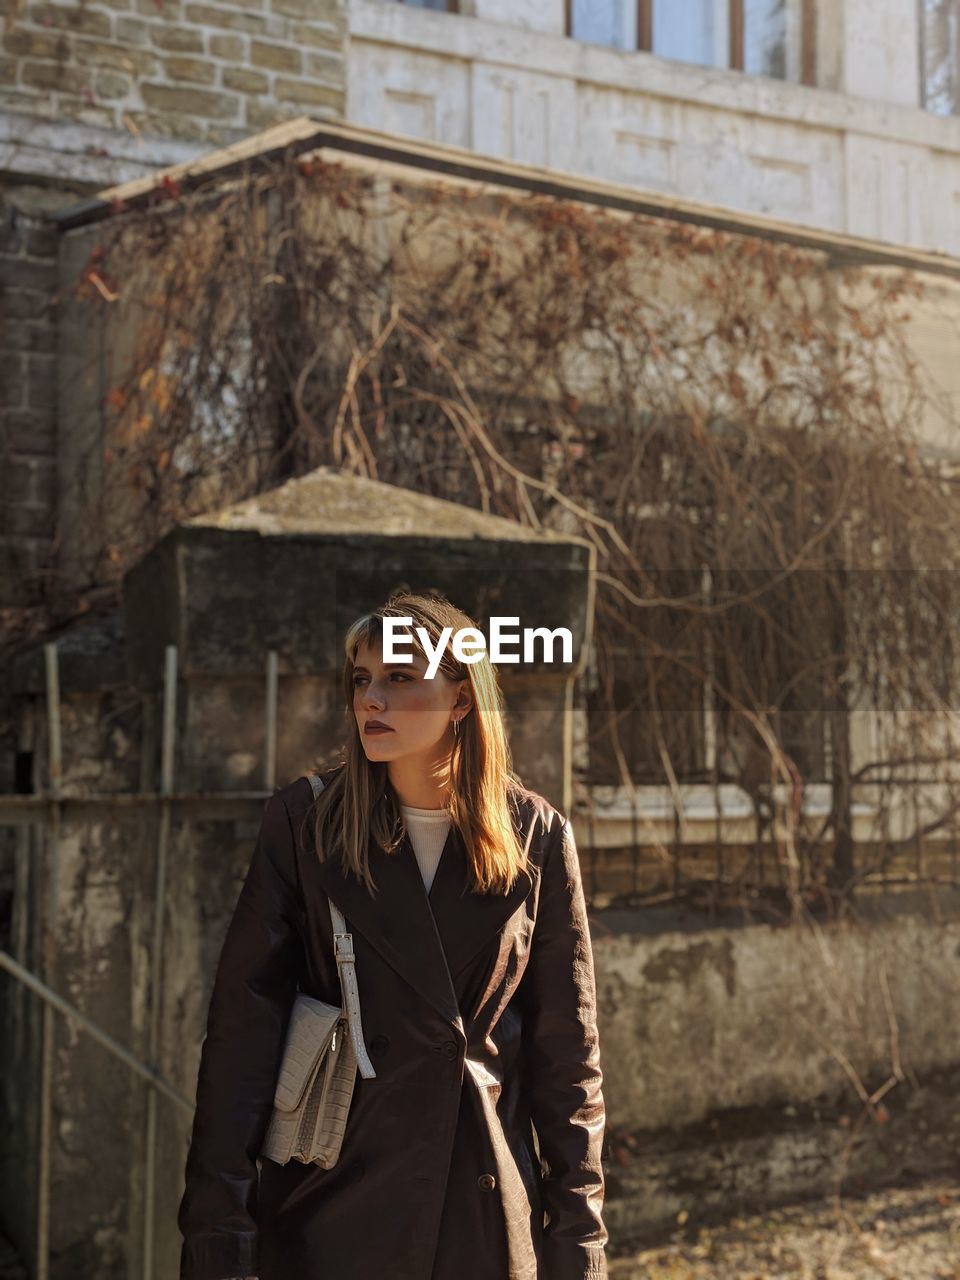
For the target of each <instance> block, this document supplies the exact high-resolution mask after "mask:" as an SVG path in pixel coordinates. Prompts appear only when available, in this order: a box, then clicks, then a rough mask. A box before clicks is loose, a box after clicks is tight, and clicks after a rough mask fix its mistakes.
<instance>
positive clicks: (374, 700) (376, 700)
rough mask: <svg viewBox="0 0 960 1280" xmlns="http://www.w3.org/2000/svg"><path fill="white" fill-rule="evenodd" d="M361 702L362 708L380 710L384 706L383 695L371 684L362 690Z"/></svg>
mask: <svg viewBox="0 0 960 1280" xmlns="http://www.w3.org/2000/svg"><path fill="white" fill-rule="evenodd" d="M361 702H362V704H363V706H364V707H377V708H382V707H383V706H384V705H385V703H384V698H383V694H382V693H381V692H380V690H379V689H378V688H377V687H376V686H375V685H374V684H373V683H372V682H371V683H370V684H369V685H368V687H367V688H366V689H365V690H364V693H363V697H362V699H361Z"/></svg>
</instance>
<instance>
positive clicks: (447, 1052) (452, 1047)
mask: <svg viewBox="0 0 960 1280" xmlns="http://www.w3.org/2000/svg"><path fill="white" fill-rule="evenodd" d="M440 1052H441V1053H442V1054H443V1056H444V1057H445V1058H455V1057H456V1056H457V1042H456V1041H455V1040H444V1042H443V1044H442V1045H441V1046H440Z"/></svg>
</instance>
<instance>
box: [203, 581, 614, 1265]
mask: <svg viewBox="0 0 960 1280" xmlns="http://www.w3.org/2000/svg"><path fill="white" fill-rule="evenodd" d="M386 617H392V618H401V617H409V618H411V619H412V626H410V627H409V628H407V627H404V628H403V629H404V631H406V632H407V633H408V634H409V636H410V637H411V639H412V644H408V645H407V646H406V648H407V651H408V652H409V651H410V650H411V649H412V651H413V655H414V656H413V658H412V662H411V663H410V665H397V664H394V663H384V661H383V656H384V654H383V619H384V618H386ZM473 626H475V623H474V622H473V621H472V620H471V619H470V618H468V617H467V616H466V615H465V614H463V613H461V612H460V611H459V610H458V609H456V608H454V607H453V606H452V605H451V604H450V603H449V601H447V600H446V599H445V598H443V597H442V596H420V595H414V594H409V593H402V594H395V595H394V596H392V597H391V599H390V600H389V601H388V602H387V604H386V605H385V606H383V607H382V608H381V609H378V610H377V611H376V612H375V613H373V614H371V615H370V616H368V617H365V618H362V619H360V620H359V621H358V622H357V623H355V624H354V626H353V627H352V628H351V629H350V631H349V633H348V635H347V638H346V661H345V664H344V672H343V677H344V693H345V696H346V702H347V706H348V708H349V713H348V720H349V730H348V735H347V743H346V746H345V748H344V749H343V751H342V753H341V757H342V758H341V763H340V764H339V765H338V766H337V767H336V768H334V769H331V770H328V771H327V772H326V773H324V774H322V775H321V778H322V781H323V782H324V784H325V786H324V789H323V791H322V792H321V794H320V796H319V798H318V799H317V800H314V795H313V789H312V787H311V784H310V781H309V779H308V778H299V779H298V780H297V781H296V782H293V783H291V784H290V785H289V786H287V787H284V788H282V789H281V790H278V791H277V792H275V794H274V795H273V796H272V797H271V799H270V800H269V801H268V802H267V804H266V807H265V813H264V818H263V823H262V826H261V830H260V835H259V838H258V840H257V844H256V848H255V850H254V853H253V858H252V861H251V864H250V869H249V871H248V874H247V877H246V880H245V882H244V886H243V890H242V892H241V894H240V898H239V901H238V903H237V907H236V911H235V914H234V917H233V920H232V922H231V924H230V928H229V930H228V932H227V936H226V940H225V942H224V946H223V952H222V955H221V958H220V963H219V966H218V969H217V974H216V979H215V983H214V989H213V995H212V998H211V1002H210V1011H209V1015H208V1021H207V1033H206V1038H205V1040H204V1043H203V1049H202V1054H201V1061H200V1072H199V1080H198V1087H197V1111H196V1117H195V1120H194V1126H193V1135H192V1141H191V1145H190V1151H189V1155H188V1158H187V1166H186V1189H185V1192H184V1195H183V1200H182V1202H181V1205H180V1211H179V1216H178V1221H179V1225H180V1229H181V1232H182V1234H183V1236H184V1243H183V1250H182V1257H181V1267H180V1276H181V1280H223V1278H224V1277H254V1276H256V1277H259V1280H599V1278H600V1277H605V1276H606V1274H607V1271H606V1260H605V1253H604V1245H605V1243H606V1240H607V1232H606V1228H605V1226H604V1223H603V1218H602V1207H603V1193H604V1178H603V1171H602V1168H601V1163H600V1152H601V1144H602V1140H603V1131H604V1119H605V1116H604V1105H603V1097H602V1094H601V1081H602V1074H601V1070H600V1054H599V1040H598V1034H597V1025H596V994H595V985H594V973H593V954H592V949H591V942H590V934H589V931H588V927H587V917H586V912H585V907H584V896H583V889H582V885H581V879H580V867H579V862H578V858H577V849H576V844H575V842H574V837H573V831H572V829H571V826H570V823H569V821H568V820H567V819H566V818H565V816H564V815H563V814H562V813H560V812H558V811H557V810H556V809H555V808H553V807H552V806H551V805H550V804H549V803H548V802H547V801H546V800H545V799H544V798H543V797H542V796H540V795H537V794H536V793H535V792H532V791H528V790H527V789H526V788H524V787H523V786H522V784H521V783H520V781H519V780H518V778H517V777H516V775H515V774H514V773H513V772H512V770H511V761H510V753H509V748H508V745H507V740H506V736H505V733H504V722H503V699H502V693H501V690H500V687H499V684H498V682H497V678H496V674H495V671H494V668H493V667H492V665H491V664H490V661H489V659H488V657H487V656H486V654H484V656H483V658H482V660H481V661H480V662H477V663H474V664H470V665H461V664H459V663H458V661H457V660H456V659H455V657H454V655H453V652H452V649H451V648H450V647H449V646H448V647H447V649H446V650H445V652H444V657H443V660H442V662H441V665H440V668H439V670H438V671H437V673H436V675H435V677H434V678H433V679H427V678H426V670H427V666H428V662H427V656H426V654H425V652H424V650H423V648H422V647H421V646H420V644H419V641H418V640H417V638H416V628H417V627H423V628H425V630H426V632H427V634H428V635H429V637H430V646H429V647H435V646H436V645H437V643H438V641H439V639H440V637H441V634H442V632H443V629H444V628H445V627H451V628H452V630H453V633H456V631H458V630H459V629H460V628H461V627H473ZM327 895H329V897H330V898H331V899H332V900H333V902H334V903H335V904H336V905H337V906H338V907H339V908H340V909H341V911H342V912H343V913H344V916H345V918H346V922H347V928H348V929H349V930H350V931H351V932H352V934H353V942H354V951H355V954H356V964H355V972H356V977H357V985H358V987H359V993H360V1006H361V1015H362V1026H363V1035H364V1042H365V1044H366V1047H367V1050H368V1053H369V1055H370V1058H371V1060H372V1062H373V1063H374V1066H375V1069H376V1077H375V1078H370V1079H366V1078H363V1077H361V1076H360V1075H359V1074H358V1076H357V1080H356V1086H355V1090H354V1094H353V1099H352V1103H351V1107H350V1112H349V1116H348V1120H347V1128H346V1132H345V1135H344V1139H343V1146H342V1149H341V1152H340V1156H339V1159H338V1161H337V1162H336V1164H335V1165H334V1166H333V1167H332V1168H330V1169H321V1168H319V1167H318V1166H317V1165H314V1164H306V1165H305V1164H301V1163H299V1162H297V1161H293V1160H292V1161H290V1162H289V1163H288V1164H285V1165H281V1164H277V1163H275V1162H273V1161H271V1160H269V1159H260V1157H259V1152H260V1147H261V1144H262V1142H263V1137H264V1132H265V1129H266V1126H267V1123H268V1120H269V1116H270V1112H271V1108H272V1103H273V1092H274V1085H275V1081H276V1076H277V1071H278V1068H279V1063H280V1058H281V1054H282V1051H283V1044H284V1039H285V1033H286V1027H287V1019H288V1017H289V1013H290V1009H291V1006H292V1003H293V1000H294V998H295V996H296V992H297V988H298V984H299V988H300V989H301V990H302V991H304V992H306V993H307V994H308V995H312V996H314V997H316V998H317V999H320V1000H325V1001H327V1002H328V1003H330V1004H334V1005H338V1006H339V1005H340V1003H341V994H340V986H339V981H338V976H337V966H336V961H335V958H334V950H333V938H332V927H331V923H330V916H329V911H328V909H327V901H326V899H327ZM531 1122H532V1126H531ZM534 1131H535V1137H534ZM258 1166H259V1170H258Z"/></svg>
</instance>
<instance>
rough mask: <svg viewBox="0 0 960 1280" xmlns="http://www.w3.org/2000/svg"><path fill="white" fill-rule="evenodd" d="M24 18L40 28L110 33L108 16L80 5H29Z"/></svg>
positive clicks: (97, 33)
mask: <svg viewBox="0 0 960 1280" xmlns="http://www.w3.org/2000/svg"><path fill="white" fill-rule="evenodd" d="M151 2H152V0H151ZM24 16H25V17H27V18H28V19H29V21H30V22H34V23H36V24H37V26H40V27H53V28H58V27H63V28H65V29H67V30H69V31H83V32H86V33H87V34H89V35H93V36H108V35H110V31H111V22H112V18H111V16H110V14H108V13H102V12H101V11H100V10H99V9H90V8H87V7H84V6H81V5H76V6H73V5H59V4H31V5H29V6H28V8H27V12H26V14H25V15H24Z"/></svg>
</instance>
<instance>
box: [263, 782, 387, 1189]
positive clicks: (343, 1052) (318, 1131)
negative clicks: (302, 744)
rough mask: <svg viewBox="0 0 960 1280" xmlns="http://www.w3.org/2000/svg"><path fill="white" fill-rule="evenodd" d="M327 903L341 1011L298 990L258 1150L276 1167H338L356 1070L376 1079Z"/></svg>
mask: <svg viewBox="0 0 960 1280" xmlns="http://www.w3.org/2000/svg"><path fill="white" fill-rule="evenodd" d="M309 778H310V785H311V786H312V787H313V793H314V796H318V795H319V794H320V792H321V790H322V789H323V783H322V782H321V781H320V779H319V778H318V777H316V776H314V775H313V774H311V775H309ZM327 901H328V903H329V906H330V919H331V921H332V923H333V945H334V951H335V955H336V960H337V970H338V973H339V975H340V991H341V994H342V998H343V1007H342V1008H337V1006H336V1005H332V1004H327V1003H326V1001H324V1000H316V999H315V998H314V997H313V996H308V995H305V994H304V993H303V992H302V991H300V992H298V994H297V997H296V999H295V1000H294V1003H293V1009H292V1010H291V1013H290V1021H289V1023H288V1026H287V1036H286V1042H285V1044H284V1049H283V1058H282V1059H281V1062H280V1071H279V1073H278V1075H277V1084H276V1089H275V1091H274V1097H273V1112H272V1114H271V1116H270V1121H269V1124H268V1126H267V1132H266V1136H265V1137H264V1140H263V1145H262V1147H261V1149H260V1154H261V1156H266V1157H268V1158H269V1159H270V1160H275V1161H276V1162H277V1163H278V1164H287V1163H288V1161H290V1160H299V1161H300V1162H301V1163H302V1164H317V1165H319V1166H320V1167H321V1168H322V1169H329V1168H331V1167H332V1166H333V1165H334V1164H336V1162H337V1158H338V1156H339V1154H340V1147H341V1145H342V1143H343V1135H344V1132H345V1130H346V1127H347V1116H348V1114H349V1111H350V1102H351V1100H352V1098H353V1089H354V1085H355V1083H356V1078H357V1068H358V1066H359V1069H360V1074H361V1075H362V1076H363V1078H364V1079H365V1080H370V1079H373V1078H374V1077H375V1076H376V1074H377V1073H376V1071H375V1070H374V1068H373V1063H372V1062H371V1061H370V1058H369V1056H368V1054H367V1049H366V1045H365V1044H364V1040H363V1027H362V1025H361V1022H360V997H359V993H358V991H357V975H356V972H355V970H354V954H353V935H352V934H350V933H348V932H347V928H346V921H345V920H344V918H343V913H342V912H341V911H340V909H339V907H337V906H336V905H335V904H334V903H333V902H332V901H330V899H329V898H328V899H327Z"/></svg>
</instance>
